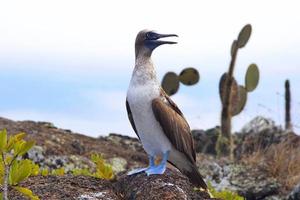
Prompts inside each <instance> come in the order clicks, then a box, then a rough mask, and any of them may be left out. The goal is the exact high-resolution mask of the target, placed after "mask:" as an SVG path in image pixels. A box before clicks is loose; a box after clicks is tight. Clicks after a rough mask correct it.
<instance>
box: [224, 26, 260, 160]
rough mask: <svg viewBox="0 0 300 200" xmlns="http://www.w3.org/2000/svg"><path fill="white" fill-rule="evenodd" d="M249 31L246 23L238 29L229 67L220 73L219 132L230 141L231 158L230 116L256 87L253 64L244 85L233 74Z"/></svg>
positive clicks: (256, 71) (247, 39)
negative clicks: (220, 111) (238, 54)
mask: <svg viewBox="0 0 300 200" xmlns="http://www.w3.org/2000/svg"><path fill="white" fill-rule="evenodd" d="M251 32H252V28H251V25H250V24H247V25H246V26H244V27H243V29H242V30H241V31H240V33H239V35H238V38H237V40H234V41H233V43H232V46H231V61H230V65H229V69H228V72H227V73H224V74H223V75H222V77H221V79H220V84H219V94H220V98H221V102H222V113H221V132H222V137H225V138H226V139H228V141H230V142H229V143H230V145H229V151H228V152H230V156H231V158H233V142H232V138H231V118H232V116H235V115H238V114H239V113H240V112H241V111H242V110H243V109H244V107H245V105H246V102H247V92H251V91H253V90H254V89H255V88H256V87H257V85H258V80H259V71H258V67H257V66H256V65H255V64H251V65H250V66H249V67H248V70H247V73H246V77H245V85H246V86H245V87H244V86H240V85H238V84H237V82H236V80H235V78H234V76H233V72H234V67H235V61H236V58H237V53H238V50H239V49H240V48H243V47H245V45H246V44H247V42H248V41H249V39H250V36H251ZM220 141H221V140H220Z"/></svg>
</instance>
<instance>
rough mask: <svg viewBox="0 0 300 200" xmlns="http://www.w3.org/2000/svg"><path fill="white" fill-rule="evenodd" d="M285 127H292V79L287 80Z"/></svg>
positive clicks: (288, 128)
mask: <svg viewBox="0 0 300 200" xmlns="http://www.w3.org/2000/svg"><path fill="white" fill-rule="evenodd" d="M284 86H285V129H286V130H291V129H292V122H291V91H290V81H289V80H286V81H285V85H284Z"/></svg>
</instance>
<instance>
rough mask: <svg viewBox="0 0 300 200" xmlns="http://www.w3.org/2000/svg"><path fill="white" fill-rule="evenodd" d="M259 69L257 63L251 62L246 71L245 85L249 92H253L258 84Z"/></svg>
mask: <svg viewBox="0 0 300 200" xmlns="http://www.w3.org/2000/svg"><path fill="white" fill-rule="evenodd" d="M258 81H259V70H258V67H257V65H256V64H251V65H250V66H249V67H248V69H247V72H246V77H245V86H246V90H247V91H248V92H252V91H253V90H254V89H255V88H256V87H257V85H258Z"/></svg>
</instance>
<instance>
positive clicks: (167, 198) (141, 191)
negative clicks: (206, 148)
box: [9, 169, 213, 200]
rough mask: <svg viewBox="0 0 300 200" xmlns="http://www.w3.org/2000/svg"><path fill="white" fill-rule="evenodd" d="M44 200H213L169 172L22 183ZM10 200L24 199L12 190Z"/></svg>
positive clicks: (37, 178)
mask: <svg viewBox="0 0 300 200" xmlns="http://www.w3.org/2000/svg"><path fill="white" fill-rule="evenodd" d="M21 186H23V187H28V188H30V189H31V190H32V191H33V193H34V194H35V195H37V196H39V197H40V199H51V200H56V199H57V200H58V199H66V200H67V199H81V200H90V199H92V200H98V199H103V200H108V199H110V200H121V199H122V200H124V199H125V200H126V199H128V200H132V199H134V200H155V199H157V200H184V199H186V200H190V199H198V200H204V199H206V200H209V199H213V198H210V197H209V194H208V193H207V192H204V191H199V190H194V187H193V185H191V184H190V182H189V181H188V179H187V178H186V177H185V176H183V175H182V174H181V173H180V172H179V171H177V170H175V171H173V170H170V169H167V171H166V173H165V174H163V175H151V176H147V175H146V174H145V173H141V174H137V175H132V176H127V175H126V174H123V175H122V176H121V177H119V179H118V180H116V181H108V180H102V179H97V178H93V177H87V176H72V175H65V176H35V177H30V178H29V179H27V180H25V181H24V182H22V184H21ZM9 199H11V200H21V199H24V198H23V197H22V196H21V194H20V193H17V192H16V191H13V190H11V191H10V192H9Z"/></svg>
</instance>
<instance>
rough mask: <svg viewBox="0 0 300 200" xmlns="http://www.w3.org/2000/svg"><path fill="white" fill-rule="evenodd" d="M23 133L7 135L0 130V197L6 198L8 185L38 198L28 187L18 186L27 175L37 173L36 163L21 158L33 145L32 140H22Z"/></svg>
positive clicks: (35, 198) (34, 199)
mask: <svg viewBox="0 0 300 200" xmlns="http://www.w3.org/2000/svg"><path fill="white" fill-rule="evenodd" d="M25 135H26V134H25V133H19V134H17V135H14V136H9V137H8V135H7V132H6V130H5V129H4V130H2V131H0V154H1V155H0V184H1V185H2V187H3V194H2V193H0V196H1V199H4V200H7V199H8V197H7V196H8V188H9V187H11V188H13V189H15V190H17V191H19V192H20V193H22V194H23V195H24V196H26V197H29V198H30V199H33V200H38V199H39V197H38V196H36V195H34V194H33V193H32V191H31V190H30V189H28V188H25V187H20V186H19V184H20V183H21V182H22V181H23V180H25V179H27V178H28V177H29V176H32V175H37V174H38V173H39V166H38V165H36V164H34V163H33V162H32V161H31V160H29V159H22V155H24V154H25V153H26V152H27V151H28V150H29V149H30V148H31V147H32V146H33V145H34V141H25V140H24V137H25Z"/></svg>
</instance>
